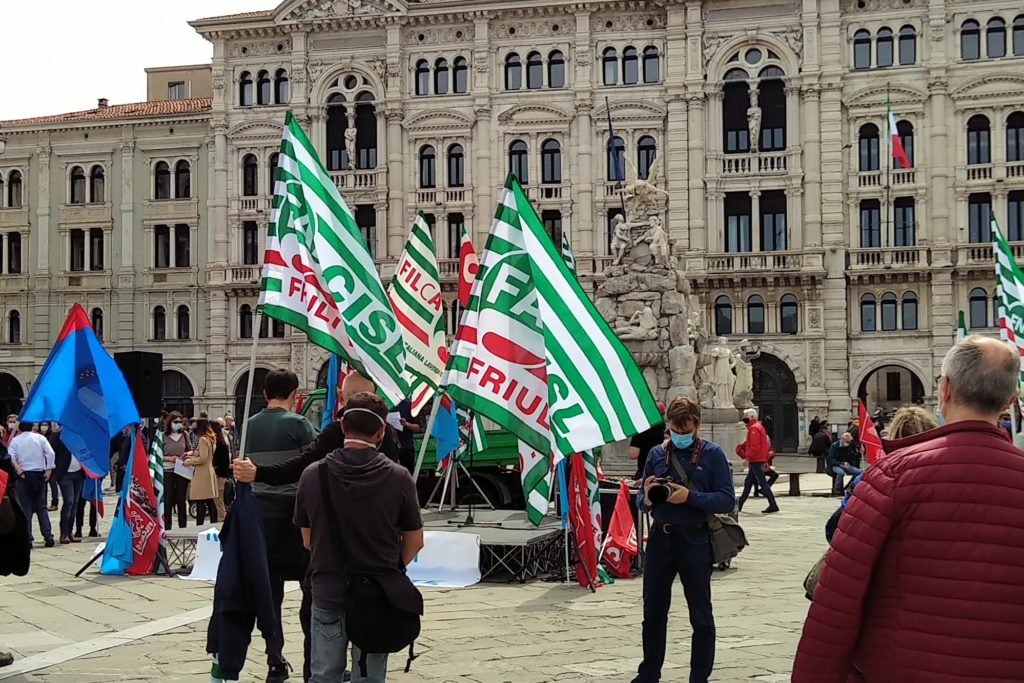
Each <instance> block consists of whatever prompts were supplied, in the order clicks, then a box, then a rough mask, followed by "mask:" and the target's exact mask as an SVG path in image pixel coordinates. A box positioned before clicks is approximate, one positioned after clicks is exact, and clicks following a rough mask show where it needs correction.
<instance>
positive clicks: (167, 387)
mask: <svg viewBox="0 0 1024 683" xmlns="http://www.w3.org/2000/svg"><path fill="white" fill-rule="evenodd" d="M163 385H164V393H163V396H164V410H166V411H167V412H171V411H174V410H177V411H178V412H179V413H181V414H182V415H184V416H185V417H192V416H193V415H194V414H195V405H194V404H193V402H192V397H193V395H194V394H195V389H194V388H193V387H192V382H190V381H189V379H188V377H186V376H185V375H184V374H182V373H180V372H178V371H177V370H164V372H163Z"/></svg>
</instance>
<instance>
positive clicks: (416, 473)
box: [412, 393, 454, 501]
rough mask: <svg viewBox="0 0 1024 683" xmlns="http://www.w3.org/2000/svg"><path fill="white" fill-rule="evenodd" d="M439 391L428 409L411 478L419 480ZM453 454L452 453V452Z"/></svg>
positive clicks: (434, 416)
mask: <svg viewBox="0 0 1024 683" xmlns="http://www.w3.org/2000/svg"><path fill="white" fill-rule="evenodd" d="M439 397H440V393H438V394H435V395H434V407H433V408H432V409H431V411H430V418H429V419H427V428H426V430H424V432H423V441H421V442H420V452H419V455H418V456H416V467H414V468H413V471H412V480H413V481H419V479H420V470H421V469H422V468H423V458H425V457H426V455H427V445H428V444H429V443H430V435H431V433H432V432H433V430H434V420H435V419H436V418H437V411H438V408H439V407H440V405H441V401H439V400H438V398H439ZM452 455H453V456H454V454H452ZM441 500H442V501H443V500H444V496H443V495H442V496H441Z"/></svg>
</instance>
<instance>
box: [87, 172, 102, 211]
mask: <svg viewBox="0 0 1024 683" xmlns="http://www.w3.org/2000/svg"><path fill="white" fill-rule="evenodd" d="M104 180H105V176H104V173H103V167H102V166H99V165H96V166H93V167H92V169H91V170H90V171H89V201H90V202H92V203H94V204H101V203H103V201H105V200H106V197H105V196H104V195H105V191H104V187H103V183H104Z"/></svg>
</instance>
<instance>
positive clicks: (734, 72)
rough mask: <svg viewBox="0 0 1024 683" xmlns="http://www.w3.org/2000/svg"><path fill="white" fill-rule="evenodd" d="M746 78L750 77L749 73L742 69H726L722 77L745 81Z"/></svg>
mask: <svg viewBox="0 0 1024 683" xmlns="http://www.w3.org/2000/svg"><path fill="white" fill-rule="evenodd" d="M748 78H750V74H748V73H747V72H746V71H744V70H743V69H729V70H728V71H726V72H725V76H724V77H723V78H722V80H723V81H745V80H747V79H748Z"/></svg>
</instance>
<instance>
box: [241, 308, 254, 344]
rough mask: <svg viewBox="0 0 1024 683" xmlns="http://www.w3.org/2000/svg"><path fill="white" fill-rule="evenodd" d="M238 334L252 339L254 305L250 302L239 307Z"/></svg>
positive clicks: (243, 337)
mask: <svg viewBox="0 0 1024 683" xmlns="http://www.w3.org/2000/svg"><path fill="white" fill-rule="evenodd" d="M238 336H239V337H240V338H242V339H252V306H250V305H249V304H242V306H241V308H239V309H238Z"/></svg>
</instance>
